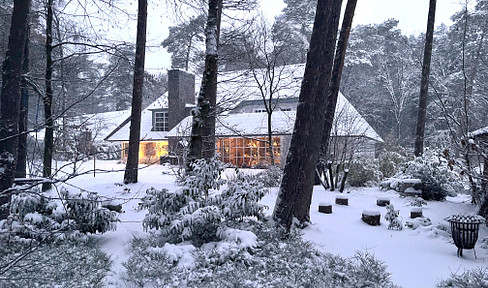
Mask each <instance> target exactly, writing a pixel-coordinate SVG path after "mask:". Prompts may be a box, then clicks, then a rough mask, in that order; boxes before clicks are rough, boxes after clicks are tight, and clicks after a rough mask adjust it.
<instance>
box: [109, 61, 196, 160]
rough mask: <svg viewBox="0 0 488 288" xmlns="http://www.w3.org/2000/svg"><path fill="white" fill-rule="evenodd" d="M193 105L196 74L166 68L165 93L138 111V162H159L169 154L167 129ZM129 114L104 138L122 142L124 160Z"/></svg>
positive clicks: (127, 144)
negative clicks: (166, 90) (139, 123)
mask: <svg viewBox="0 0 488 288" xmlns="http://www.w3.org/2000/svg"><path fill="white" fill-rule="evenodd" d="M194 107H195V77H194V75H193V74H190V73H187V72H185V71H182V70H169V71H168V92H167V93H165V94H164V95H162V96H161V97H159V98H158V99H156V101H154V102H153V103H151V104H150V105H149V106H148V107H147V108H146V109H144V110H143V111H142V113H141V142H140V144H139V162H140V163H154V162H159V159H160V157H161V156H166V155H168V154H169V142H168V137H167V134H168V131H169V130H170V129H172V128H173V127H175V126H176V124H178V123H179V122H180V121H181V120H183V118H185V117H186V116H188V115H190V112H191V109H193V108H194ZM129 129H130V117H129V118H126V119H125V120H124V121H123V122H122V123H121V124H120V125H119V126H118V127H117V128H115V129H114V130H113V131H112V132H111V133H109V134H108V135H107V136H106V137H105V140H106V141H110V142H120V143H121V148H122V149H121V151H122V153H121V158H122V159H123V160H126V159H127V152H128V148H129Z"/></svg>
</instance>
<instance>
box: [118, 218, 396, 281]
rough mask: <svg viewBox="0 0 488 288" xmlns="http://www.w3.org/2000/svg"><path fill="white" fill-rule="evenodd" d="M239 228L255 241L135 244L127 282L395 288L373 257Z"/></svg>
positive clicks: (270, 230)
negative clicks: (346, 255)
mask: <svg viewBox="0 0 488 288" xmlns="http://www.w3.org/2000/svg"><path fill="white" fill-rule="evenodd" d="M238 227H239V229H245V230H239V229H231V230H234V231H236V230H238V231H246V230H249V231H247V232H252V233H253V234H255V235H256V241H255V242H254V243H251V244H249V243H248V242H246V243H243V242H239V241H238V240H237V239H238V237H237V239H236V240H235V241H234V240H232V239H231V238H232V237H228V238H227V239H226V240H225V241H220V242H210V243H207V244H205V245H203V246H201V247H199V248H195V249H192V248H190V247H188V244H186V243H181V244H179V245H178V246H170V245H168V243H164V244H163V241H161V238H160V237H158V236H157V235H156V234H153V235H152V236H150V237H148V238H145V239H134V242H133V245H132V249H133V253H132V255H131V257H130V258H129V260H128V261H127V262H126V263H124V265H125V267H126V268H127V271H128V274H127V280H128V281H130V282H133V283H136V284H137V285H138V286H141V287H146V286H155V287H182V286H184V287H348V288H349V287H396V286H395V285H393V284H392V282H391V280H390V274H389V273H388V272H387V271H386V265H385V264H384V263H383V262H381V261H379V260H377V259H376V258H374V256H372V255H371V254H369V253H357V254H356V255H355V256H354V257H351V258H343V257H340V256H336V255H332V254H323V253H321V252H319V251H317V250H316V249H315V248H314V247H313V244H311V243H310V242H307V241H304V240H303V239H302V238H301V235H299V234H298V232H297V231H295V230H292V231H291V233H290V234H288V236H287V237H284V233H283V231H280V230H279V229H276V226H274V224H273V223H270V222H268V223H266V222H258V221H251V220H248V221H245V222H242V223H240V224H239V226H238ZM244 238H246V237H244ZM251 242H252V241H251Z"/></svg>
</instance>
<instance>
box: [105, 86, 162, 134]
mask: <svg viewBox="0 0 488 288" xmlns="http://www.w3.org/2000/svg"><path fill="white" fill-rule="evenodd" d="M167 107H168V93H165V94H164V95H162V96H161V97H159V98H158V99H156V100H155V101H154V102H153V103H151V104H150V105H149V106H148V107H147V108H146V109H144V110H142V113H141V141H151V140H161V139H166V134H167V133H168V132H163V131H151V130H152V126H153V121H152V110H155V109H160V108H167ZM129 117H130V112H129V114H128V115H127V117H126V119H124V120H125V121H120V122H119V123H118V124H119V126H118V127H117V126H116V127H114V129H112V130H113V131H112V133H110V134H107V135H106V136H107V137H106V138H105V140H107V141H128V140H129V129H130V123H129V121H128V120H129V119H128V118H129Z"/></svg>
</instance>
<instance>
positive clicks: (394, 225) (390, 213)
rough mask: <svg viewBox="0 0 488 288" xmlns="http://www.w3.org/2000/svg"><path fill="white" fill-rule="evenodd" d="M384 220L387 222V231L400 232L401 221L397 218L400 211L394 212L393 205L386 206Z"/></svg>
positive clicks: (401, 227)
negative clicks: (394, 230)
mask: <svg viewBox="0 0 488 288" xmlns="http://www.w3.org/2000/svg"><path fill="white" fill-rule="evenodd" d="M386 211H387V212H386V214H385V220H386V221H388V223H389V224H388V229H396V230H402V229H403V224H402V220H400V219H399V218H398V216H399V215H400V210H395V207H394V206H393V204H388V205H386Z"/></svg>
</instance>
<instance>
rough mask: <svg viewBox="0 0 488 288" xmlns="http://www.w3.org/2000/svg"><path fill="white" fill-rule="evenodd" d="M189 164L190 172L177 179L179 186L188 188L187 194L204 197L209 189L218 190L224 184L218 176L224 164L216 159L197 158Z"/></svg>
mask: <svg viewBox="0 0 488 288" xmlns="http://www.w3.org/2000/svg"><path fill="white" fill-rule="evenodd" d="M190 165H191V172H188V173H187V174H185V175H183V177H182V179H181V180H180V181H178V182H179V183H178V184H179V185H180V186H182V187H184V189H186V190H188V194H189V195H194V196H195V197H206V196H208V195H209V193H210V192H211V191H210V190H211V189H213V190H218V189H220V186H222V185H223V184H225V181H224V180H223V179H222V178H221V177H220V175H221V174H222V172H223V171H224V165H223V163H222V162H220V161H218V160H217V159H215V158H213V159H211V160H210V161H208V162H207V161H205V159H197V160H196V161H195V162H193V163H191V164H190Z"/></svg>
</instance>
